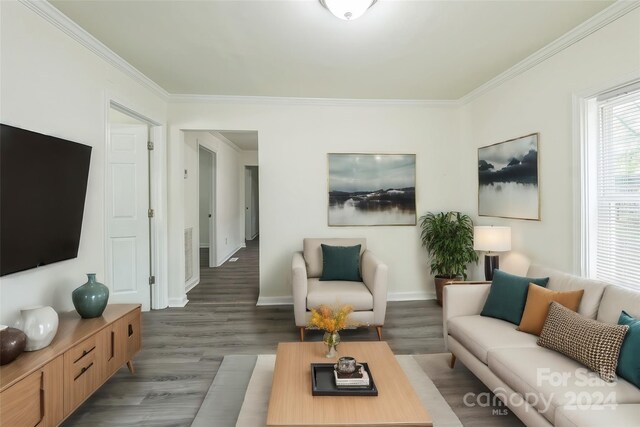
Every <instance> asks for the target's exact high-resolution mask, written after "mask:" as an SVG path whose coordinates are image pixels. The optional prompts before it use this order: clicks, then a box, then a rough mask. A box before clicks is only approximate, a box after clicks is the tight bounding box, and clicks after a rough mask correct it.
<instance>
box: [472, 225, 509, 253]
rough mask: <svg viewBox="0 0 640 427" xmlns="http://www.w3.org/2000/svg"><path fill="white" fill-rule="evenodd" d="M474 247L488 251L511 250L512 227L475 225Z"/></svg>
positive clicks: (477, 249)
mask: <svg viewBox="0 0 640 427" xmlns="http://www.w3.org/2000/svg"><path fill="white" fill-rule="evenodd" d="M473 249H475V250H476V251H487V252H505V251H510V250H511V227H494V226H490V225H489V226H485V225H482V226H476V227H473Z"/></svg>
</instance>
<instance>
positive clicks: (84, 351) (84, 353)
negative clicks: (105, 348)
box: [73, 345, 96, 363]
mask: <svg viewBox="0 0 640 427" xmlns="http://www.w3.org/2000/svg"><path fill="white" fill-rule="evenodd" d="M95 349H96V346H95V345H94V346H93V347H91V348H90V349H89V350H83V351H82V356H80V357H78V358H77V359H76V360H74V361H73V363H77V362H78V360H80V359H82V358H83V357H85V356H86V355H87V354H89V353H91V352H92V351H93V350H95Z"/></svg>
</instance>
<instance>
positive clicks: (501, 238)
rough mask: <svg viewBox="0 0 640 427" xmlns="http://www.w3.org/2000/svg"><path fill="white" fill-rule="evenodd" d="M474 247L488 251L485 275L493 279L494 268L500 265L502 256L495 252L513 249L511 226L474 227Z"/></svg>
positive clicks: (485, 256) (485, 259) (486, 277)
mask: <svg viewBox="0 0 640 427" xmlns="http://www.w3.org/2000/svg"><path fill="white" fill-rule="evenodd" d="M473 249H474V250H476V251H485V252H486V254H485V255H484V277H485V279H486V280H492V279H493V270H495V269H497V268H499V266H500V257H499V255H497V254H495V253H494V252H506V251H510V250H511V227H495V226H493V225H481V226H476V227H473Z"/></svg>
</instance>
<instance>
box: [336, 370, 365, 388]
mask: <svg viewBox="0 0 640 427" xmlns="http://www.w3.org/2000/svg"><path fill="white" fill-rule="evenodd" d="M333 375H334V377H335V379H336V387H338V388H355V389H358V388H368V387H369V385H370V381H369V374H368V373H367V371H366V370H365V369H364V368H363V367H362V365H356V370H355V372H353V373H350V374H343V373H340V372H338V371H337V370H336V369H334V370H333Z"/></svg>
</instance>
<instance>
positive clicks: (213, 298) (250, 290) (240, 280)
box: [187, 238, 260, 305]
mask: <svg viewBox="0 0 640 427" xmlns="http://www.w3.org/2000/svg"><path fill="white" fill-rule="evenodd" d="M246 244H247V247H246V248H242V249H240V250H239V251H238V252H236V253H235V254H234V255H233V257H232V258H238V260H237V261H235V262H231V261H227V262H225V263H224V264H222V265H221V266H220V267H216V268H209V267H207V260H208V259H209V250H208V249H206V248H201V249H200V284H198V285H197V286H196V287H195V288H193V289H192V290H191V291H189V292H188V293H187V298H188V299H189V305H192V304H199V305H222V304H225V305H226V304H251V305H255V304H256V302H257V301H258V293H259V276H260V267H259V256H260V242H259V240H258V238H256V239H253V240H247V241H246Z"/></svg>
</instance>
